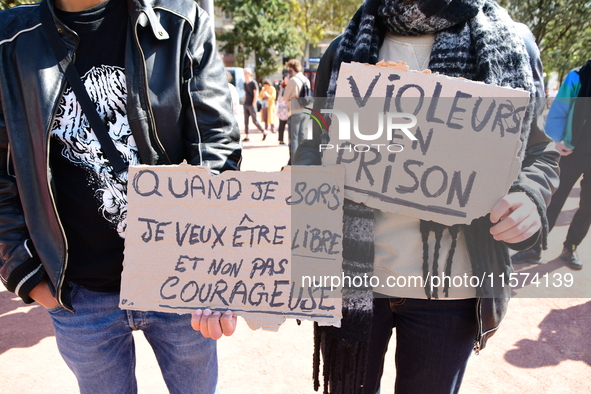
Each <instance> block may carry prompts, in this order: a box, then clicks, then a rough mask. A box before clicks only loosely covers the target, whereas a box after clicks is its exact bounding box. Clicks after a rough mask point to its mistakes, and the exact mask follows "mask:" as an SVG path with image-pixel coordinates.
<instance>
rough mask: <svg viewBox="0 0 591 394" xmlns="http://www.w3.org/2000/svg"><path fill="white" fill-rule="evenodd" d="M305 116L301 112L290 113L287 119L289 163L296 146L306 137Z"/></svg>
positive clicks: (296, 148)
mask: <svg viewBox="0 0 591 394" xmlns="http://www.w3.org/2000/svg"><path fill="white" fill-rule="evenodd" d="M306 119H307V116H306V115H305V114H303V113H300V114H294V115H291V116H290V117H289V119H288V124H289V163H290V164H291V160H292V158H293V157H294V156H295V153H296V151H297V150H298V146H300V144H301V143H302V141H303V140H304V139H305V138H306V136H305V135H304V134H305V132H306V130H305V128H306Z"/></svg>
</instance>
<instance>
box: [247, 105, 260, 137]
mask: <svg viewBox="0 0 591 394" xmlns="http://www.w3.org/2000/svg"><path fill="white" fill-rule="evenodd" d="M249 117H251V118H252V123H254V125H255V126H256V128H257V129H259V130H260V131H263V132H264V129H263V126H261V123H260V122H259V120H258V119H257V111H256V110H255V109H254V107H253V106H252V105H246V104H244V134H246V135H248V118H249Z"/></svg>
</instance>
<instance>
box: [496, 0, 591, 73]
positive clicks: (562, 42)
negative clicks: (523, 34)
mask: <svg viewBox="0 0 591 394" xmlns="http://www.w3.org/2000/svg"><path fill="white" fill-rule="evenodd" d="M499 4H501V5H502V6H503V7H505V8H506V9H507V11H508V12H509V14H510V15H511V17H512V18H513V19H515V20H516V21H519V22H522V23H525V24H526V25H527V26H529V28H530V29H531V31H532V33H533V34H534V36H535V38H536V42H537V43H538V46H539V47H540V52H541V54H542V62H543V63H544V71H546V73H549V72H550V71H556V72H558V74H559V79H560V80H562V79H563V78H564V76H565V75H566V73H567V72H568V71H569V70H571V69H573V68H575V67H578V66H581V65H583V64H584V63H585V62H586V60H587V59H589V58H591V45H590V44H591V2H590V1H588V0H500V1H499Z"/></svg>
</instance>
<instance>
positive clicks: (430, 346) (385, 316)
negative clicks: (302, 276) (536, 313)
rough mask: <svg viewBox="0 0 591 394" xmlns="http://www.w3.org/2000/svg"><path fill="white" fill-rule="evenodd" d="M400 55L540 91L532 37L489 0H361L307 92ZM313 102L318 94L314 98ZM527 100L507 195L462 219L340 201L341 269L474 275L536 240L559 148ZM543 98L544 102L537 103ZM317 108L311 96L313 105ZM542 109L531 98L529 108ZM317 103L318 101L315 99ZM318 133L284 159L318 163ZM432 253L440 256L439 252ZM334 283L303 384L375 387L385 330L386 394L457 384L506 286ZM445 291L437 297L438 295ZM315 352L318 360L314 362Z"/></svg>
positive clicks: (497, 313)
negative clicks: (337, 301) (330, 320)
mask: <svg viewBox="0 0 591 394" xmlns="http://www.w3.org/2000/svg"><path fill="white" fill-rule="evenodd" d="M380 60H391V61H398V60H402V61H405V62H407V63H408V64H409V66H410V67H411V69H419V70H420V69H423V68H429V69H430V70H431V71H432V72H438V73H440V74H443V75H447V76H451V77H460V78H466V79H470V80H474V81H481V82H484V83H488V84H496V85H499V86H509V87H513V88H522V89H525V90H527V91H529V92H530V96H531V97H532V98H535V97H543V96H544V94H543V93H544V89H543V82H542V71H541V62H540V59H539V52H538V50H537V47H536V45H535V43H534V40H533V36H532V35H531V33H530V32H529V30H527V28H526V27H525V26H524V25H521V24H517V23H515V22H513V21H512V20H511V19H510V17H509V16H508V15H507V13H506V12H505V11H504V10H503V9H502V8H501V7H500V6H499V5H498V4H497V3H495V2H494V1H493V0H410V1H408V0H406V1H405V0H366V1H365V2H364V3H363V4H362V5H361V7H360V8H359V10H358V11H357V12H356V13H355V15H354V16H353V18H352V20H351V21H350V23H349V25H348V26H347V28H346V30H345V32H344V33H343V34H342V35H341V36H340V37H338V38H337V39H335V40H334V41H333V42H332V43H331V45H330V46H329V48H328V49H327V51H326V52H325V54H324V55H323V57H322V60H321V63H320V65H319V69H318V73H317V77H316V86H315V92H316V97H328V98H329V100H328V102H329V103H330V98H332V97H334V96H335V92H336V81H337V77H338V73H339V69H340V66H341V63H343V62H360V63H369V64H376V63H377V62H378V61H380ZM317 102H318V101H317ZM537 104H538V102H537V101H536V100H531V102H530V104H529V106H528V107H527V109H526V114H525V116H524V121H523V127H522V130H521V141H522V142H523V145H522V148H521V150H520V152H519V156H520V159H521V160H522V169H521V172H520V173H519V175H518V178H517V180H516V181H515V182H514V183H513V185H512V186H511V189H510V191H509V193H508V195H507V196H505V197H504V198H502V199H501V200H500V201H499V202H498V203H497V204H496V205H495V206H494V208H493V209H492V211H491V213H490V214H489V215H486V216H485V217H481V218H478V219H475V220H474V221H473V222H472V223H471V224H470V225H455V226H451V227H446V226H444V225H441V224H438V223H434V222H428V221H423V220H419V219H413V218H410V217H406V216H404V215H400V214H395V213H386V212H381V211H379V210H374V209H372V208H369V207H367V206H365V205H363V204H357V203H354V202H351V201H349V200H346V201H345V204H344V212H343V252H342V255H343V270H344V275H348V276H350V277H355V276H364V275H365V274H367V275H375V276H377V277H378V278H380V279H381V280H380V283H383V282H382V279H383V277H384V276H387V275H390V274H391V273H395V272H406V273H410V274H409V275H415V274H416V273H418V275H422V277H423V278H425V277H426V276H427V275H428V273H429V272H432V271H433V272H434V275H436V274H437V272H436V271H437V266H438V261H437V260H438V259H439V256H445V258H444V259H445V261H444V262H442V264H441V266H444V267H445V271H446V274H447V273H448V272H450V273H452V275H455V274H457V273H462V272H463V273H468V274H469V275H475V276H479V277H480V276H481V275H483V274H488V273H492V274H493V275H500V274H503V273H504V274H505V275H508V274H509V273H510V272H512V268H511V261H510V257H509V252H508V246H509V247H511V248H513V249H518V250H521V249H526V248H528V247H530V246H532V245H533V244H534V243H535V242H536V241H537V240H538V239H541V242H542V245H544V247H545V244H546V235H547V222H546V214H545V211H546V205H547V204H548V202H549V200H550V197H551V194H552V192H553V191H554V190H555V188H556V186H557V179H558V175H557V160H558V157H559V155H558V152H557V151H556V150H555V148H554V144H553V143H552V141H551V140H550V139H549V138H548V136H547V135H546V134H545V133H544V132H543V129H541V128H540V127H539V125H538V115H539V113H540V112H541V109H542V108H538V106H537ZM542 104H543V103H542ZM315 106H316V103H315ZM540 107H541V106H540ZM317 109H320V107H317ZM328 140H329V136H328V133H327V131H326V130H322V131H319V130H315V133H314V137H313V140H307V141H304V143H302V145H301V146H300V148H299V149H298V151H297V153H296V155H295V158H294V164H307V165H318V164H321V162H322V158H321V154H320V152H319V149H318V148H319V144H320V143H321V142H322V143H326V142H328ZM442 260H443V259H442ZM406 290H408V289H404V290H403V289H400V288H381V289H380V291H381V292H382V293H384V294H377V293H374V291H373V289H372V288H371V287H369V286H368V287H361V288H360V287H350V288H348V287H345V288H344V289H343V291H342V296H343V307H342V308H343V310H342V313H343V318H342V321H341V327H340V328H336V327H332V326H318V325H317V324H315V328H314V336H315V351H314V385H315V389H316V390H318V389H319V388H320V386H321V382H320V374H322V375H323V378H324V382H323V383H324V384H323V392H324V393H331V394H348V393H354V394H357V393H362V394H375V393H376V392H377V391H378V390H379V387H380V384H379V382H380V378H381V375H382V372H383V365H384V355H385V353H386V350H387V347H388V342H389V339H390V336H391V334H392V329H393V328H394V327H395V328H396V338H397V345H396V387H395V388H396V393H397V394H401V393H403V394H404V393H413V394H414V393H429V394H434V393H457V392H458V390H459V388H460V384H461V381H462V377H463V373H464V370H465V368H466V364H467V361H468V358H469V356H470V354H471V352H472V350H473V349H474V350H475V351H476V352H478V351H480V350H481V349H483V348H484V346H485V345H486V341H487V339H488V338H489V337H490V336H491V335H493V334H494V332H495V331H496V330H497V328H498V326H499V323H500V321H501V319H502V318H503V316H504V315H505V312H506V310H507V305H508V299H509V296H510V294H509V293H510V289H509V286H505V287H501V286H498V287H486V286H483V287H482V288H476V289H464V290H466V291H461V290H462V289H448V290H449V292H444V294H437V293H435V292H429V291H424V289H423V288H419V289H410V290H408V291H406ZM446 298H447V299H446ZM321 357H322V359H323V365H322V366H321V365H320V364H321V363H320V359H321Z"/></svg>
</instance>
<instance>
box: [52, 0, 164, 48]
mask: <svg viewBox="0 0 591 394" xmlns="http://www.w3.org/2000/svg"><path fill="white" fill-rule="evenodd" d="M43 1H46V2H48V4H49V10H50V12H51V16H52V17H53V20H54V22H55V26H56V27H57V28H58V30H59V31H60V34H64V35H65V36H66V38H67V41H70V42H74V43H78V36H77V35H76V33H75V32H73V31H72V30H71V29H70V28H68V27H67V26H66V25H65V24H63V23H62V22H61V21H60V20H59V19H58V17H57V16H56V15H55V5H54V2H55V0H43ZM127 6H128V10H129V17H130V20H131V22H132V23H133V25H134V26H135V24H136V23H139V24H140V25H141V26H143V27H145V26H147V25H148V24H149V25H150V27H151V28H152V32H153V33H154V37H156V39H158V40H166V39H168V38H169V35H168V33H167V32H166V30H165V29H164V27H162V25H161V24H160V22H159V21H158V18H157V17H156V14H155V13H154V9H153V8H152V4H151V2H150V3H149V0H127Z"/></svg>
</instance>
